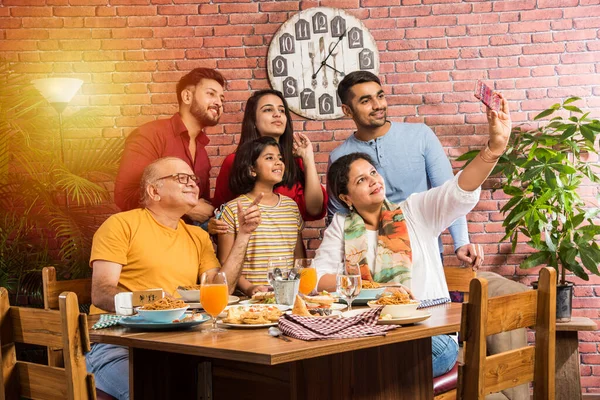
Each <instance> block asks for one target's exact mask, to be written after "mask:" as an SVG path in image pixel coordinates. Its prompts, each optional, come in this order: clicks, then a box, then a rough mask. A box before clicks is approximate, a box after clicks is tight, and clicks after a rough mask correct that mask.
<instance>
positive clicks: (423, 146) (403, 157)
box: [327, 122, 469, 252]
mask: <svg viewBox="0 0 600 400" xmlns="http://www.w3.org/2000/svg"><path fill="white" fill-rule="evenodd" d="M357 152H360V153H366V154H368V155H369V156H371V158H372V159H373V161H374V162H375V168H377V171H378V172H379V174H381V176H382V177H383V179H384V181H385V192H386V193H385V194H386V196H387V198H388V199H389V200H390V201H392V202H393V203H396V204H398V203H400V202H401V201H403V200H406V198H407V197H408V196H410V195H411V194H413V193H419V192H424V191H426V190H428V189H430V188H432V187H437V186H441V185H442V184H444V182H446V181H448V180H450V179H452V177H453V176H454V174H453V173H452V166H451V165H450V161H448V157H447V156H446V153H444V149H443V148H442V144H441V143H440V141H439V140H438V138H437V136H435V133H433V131H432V130H431V129H430V128H429V127H428V126H427V125H425V124H409V123H397V122H391V126H390V129H389V130H388V132H387V133H386V134H385V135H383V136H381V137H378V138H376V139H373V140H369V141H368V142H365V141H362V140H359V139H357V138H356V136H355V135H352V136H350V137H349V138H348V139H346V140H345V141H344V143H342V144H341V145H340V146H338V147H336V148H335V149H334V150H333V151H332V152H331V153H330V154H329V165H331V164H332V163H333V162H334V161H335V160H337V159H338V158H340V157H342V156H344V155H346V154H351V153H357ZM327 169H329V166H328V168H327ZM328 187H329V186H328ZM336 212H339V213H341V214H346V213H347V212H348V209H347V208H346V207H344V206H343V205H342V203H341V202H340V200H339V199H337V198H334V196H333V195H332V194H331V192H330V193H329V201H328V203H327V220H328V221H330V220H331V218H332V217H333V215H334V214H335V213H336ZM448 229H449V230H450V234H451V235H452V240H453V241H454V250H455V251H456V249H458V248H459V247H461V246H464V245H465V244H468V243H469V232H468V228H467V219H466V218H465V217H462V218H459V219H458V220H456V221H455V222H454V223H453V224H452V225H451V226H450V228H448ZM441 250H442V247H441V243H440V252H441Z"/></svg>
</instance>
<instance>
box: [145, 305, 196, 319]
mask: <svg viewBox="0 0 600 400" xmlns="http://www.w3.org/2000/svg"><path fill="white" fill-rule="evenodd" d="M188 307H189V306H185V307H181V308H171V309H168V310H144V309H142V308H141V307H138V308H136V311H137V312H138V314H139V315H140V316H141V317H142V318H143V319H144V320H146V321H148V322H160V323H169V322H173V320H175V319H179V318H180V317H181V316H182V315H183V314H184V313H185V310H187V309H188Z"/></svg>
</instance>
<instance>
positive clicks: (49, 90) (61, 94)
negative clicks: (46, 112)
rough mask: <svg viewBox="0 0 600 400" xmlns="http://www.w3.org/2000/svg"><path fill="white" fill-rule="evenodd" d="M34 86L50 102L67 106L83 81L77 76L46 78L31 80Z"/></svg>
mask: <svg viewBox="0 0 600 400" xmlns="http://www.w3.org/2000/svg"><path fill="white" fill-rule="evenodd" d="M31 83H32V84H33V86H34V87H35V88H36V89H37V90H38V91H39V92H40V93H41V94H42V96H44V98H45V99H46V100H47V101H48V103H50V104H52V105H53V106H54V105H55V104H61V105H64V106H66V105H67V104H68V103H69V102H70V101H71V99H72V98H73V96H75V93H77V91H78V90H79V88H80V87H81V85H82V84H83V81H82V80H81V79H75V78H44V79H35V80H33V81H31Z"/></svg>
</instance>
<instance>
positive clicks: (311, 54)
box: [308, 42, 317, 89]
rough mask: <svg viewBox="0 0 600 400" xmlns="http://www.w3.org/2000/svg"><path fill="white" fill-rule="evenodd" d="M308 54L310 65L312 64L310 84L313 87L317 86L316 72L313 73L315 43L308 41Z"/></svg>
mask: <svg viewBox="0 0 600 400" xmlns="http://www.w3.org/2000/svg"><path fill="white" fill-rule="evenodd" d="M308 56H309V57H310V65H311V66H312V79H311V81H310V85H311V86H312V88H313V89H316V88H317V74H315V44H314V43H313V42H308Z"/></svg>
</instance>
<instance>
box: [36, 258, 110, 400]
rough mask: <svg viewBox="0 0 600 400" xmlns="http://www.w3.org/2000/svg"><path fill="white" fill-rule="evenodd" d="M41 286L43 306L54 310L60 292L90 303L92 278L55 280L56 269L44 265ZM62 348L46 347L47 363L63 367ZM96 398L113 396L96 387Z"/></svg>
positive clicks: (100, 399)
mask: <svg viewBox="0 0 600 400" xmlns="http://www.w3.org/2000/svg"><path fill="white" fill-rule="evenodd" d="M42 288H43V291H44V308H45V309H46V310H56V309H58V305H59V296H60V293H62V292H65V291H67V292H73V293H75V294H76V295H77V298H78V299H79V301H80V302H81V304H92V279H91V278H89V279H71V280H66V281H57V280H56V269H55V268H54V267H44V268H43V269H42ZM63 358H64V357H63V354H62V349H58V348H53V347H51V346H50V347H48V365H51V366H56V367H63V366H64V364H63ZM96 397H97V398H98V400H111V399H114V397H112V396H110V395H109V394H108V393H105V392H103V391H102V390H100V389H96Z"/></svg>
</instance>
